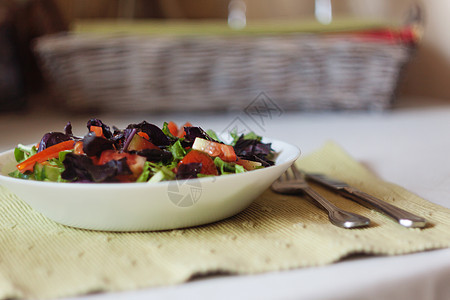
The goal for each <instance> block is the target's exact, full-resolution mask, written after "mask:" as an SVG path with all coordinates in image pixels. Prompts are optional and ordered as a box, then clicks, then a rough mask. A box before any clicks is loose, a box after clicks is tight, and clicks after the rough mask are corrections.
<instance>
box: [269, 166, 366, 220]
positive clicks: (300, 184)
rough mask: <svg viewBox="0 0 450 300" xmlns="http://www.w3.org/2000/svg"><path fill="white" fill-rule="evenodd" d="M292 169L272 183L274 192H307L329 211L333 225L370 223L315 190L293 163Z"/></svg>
mask: <svg viewBox="0 0 450 300" xmlns="http://www.w3.org/2000/svg"><path fill="white" fill-rule="evenodd" d="M291 169H292V175H291V174H289V171H286V172H285V173H284V174H283V175H281V176H280V178H278V180H277V181H275V182H274V183H273V184H272V186H271V188H272V190H273V191H274V192H276V193H280V194H298V193H299V192H303V193H305V194H306V195H308V196H309V197H311V198H312V199H313V200H314V201H315V202H316V203H317V204H319V206H320V207H321V208H323V209H324V210H326V211H327V212H328V218H329V220H330V222H331V223H332V224H333V225H336V226H339V227H342V228H355V227H362V226H368V225H369V224H370V220H369V219H368V218H366V217H363V216H361V215H358V214H355V213H351V212H348V211H345V210H342V209H340V208H339V207H337V206H336V205H334V204H333V203H331V202H330V201H328V200H327V199H325V198H324V197H322V196H321V195H320V194H319V193H318V192H316V191H315V190H313V189H312V188H311V187H310V186H309V185H308V183H307V182H306V180H305V176H304V174H303V173H302V172H300V171H299V170H298V169H297V167H296V166H295V165H292V166H291Z"/></svg>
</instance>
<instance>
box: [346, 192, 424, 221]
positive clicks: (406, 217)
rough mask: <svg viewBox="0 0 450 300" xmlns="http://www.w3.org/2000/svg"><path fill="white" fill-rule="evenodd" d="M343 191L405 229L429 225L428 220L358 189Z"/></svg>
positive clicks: (347, 195)
mask: <svg viewBox="0 0 450 300" xmlns="http://www.w3.org/2000/svg"><path fill="white" fill-rule="evenodd" d="M343 190H344V191H346V193H343V195H344V196H346V197H349V198H350V199H352V200H354V201H356V202H358V203H360V204H362V205H367V204H369V205H371V206H373V207H374V208H376V209H378V210H380V211H381V212H383V213H385V214H386V215H388V216H390V217H391V218H393V219H395V220H396V221H397V222H398V223H399V224H400V225H403V226H405V227H412V228H416V227H425V225H426V223H427V221H426V219H424V218H422V217H419V216H416V215H414V214H412V213H410V212H407V211H406V210H403V209H401V208H398V207H397V206H394V205H391V204H389V203H387V202H385V201H382V200H380V199H378V198H376V197H374V196H371V195H369V194H367V193H364V192H362V191H360V190H358V189H354V188H351V187H345V188H343Z"/></svg>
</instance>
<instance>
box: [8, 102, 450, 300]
mask: <svg viewBox="0 0 450 300" xmlns="http://www.w3.org/2000/svg"><path fill="white" fill-rule="evenodd" d="M448 103H449V104H448V105H440V106H434V107H425V108H423V107H422V108H420V109H419V108H401V109H395V110H393V111H388V112H382V113H379V112H376V113H368V112H339V113H335V112H325V113H324V112H322V113H298V112H279V111H264V109H262V110H261V111H260V114H256V115H251V116H250V115H248V114H246V113H245V112H243V111H242V112H240V111H239V112H230V113H226V114H214V115H211V114H180V113H178V114H169V115H143V114H134V115H125V116H123V115H96V117H99V118H101V119H102V120H103V121H104V122H105V123H107V124H109V125H116V126H117V127H123V126H125V125H127V124H128V123H130V122H134V123H137V122H140V121H142V120H147V121H148V122H151V123H154V124H157V125H161V124H162V123H163V122H164V121H169V120H173V121H175V122H177V123H179V124H182V123H184V122H186V121H190V122H191V123H193V124H194V125H199V126H201V127H203V128H205V129H206V128H212V129H215V130H216V131H218V132H221V131H226V130H227V129H229V128H230V127H233V125H236V124H237V126H238V129H239V130H242V129H243V128H247V129H251V130H254V131H256V132H257V133H259V134H262V135H264V136H268V137H273V138H276V139H280V140H286V141H288V142H291V143H293V144H296V145H297V146H298V147H300V149H301V150H302V152H303V153H305V154H306V153H309V152H311V151H313V150H315V149H317V148H319V147H320V146H321V145H322V144H323V143H324V142H325V141H327V140H333V141H335V142H337V143H338V144H340V145H341V146H342V147H343V148H344V149H346V150H347V151H348V152H349V153H350V154H351V155H352V156H353V157H354V158H356V159H357V160H359V161H361V162H363V163H365V164H366V165H367V167H368V168H370V169H371V170H373V172H375V173H376V174H378V175H379V176H380V177H381V178H383V179H385V180H387V181H391V182H393V183H396V184H398V185H401V186H403V187H405V188H407V189H409V190H410V191H412V192H415V193H416V194H418V195H419V196H421V197H423V198H425V199H427V200H429V201H431V202H434V203H437V204H440V205H442V206H445V207H448V208H450V101H449V102H448ZM90 117H94V116H80V115H78V116H70V115H68V114H64V113H55V112H43V111H39V110H38V111H35V112H29V113H25V114H23V113H20V114H19V113H8V114H1V115H0V132H1V133H2V143H1V145H0V151H3V150H7V149H10V148H13V147H14V146H15V145H16V144H17V143H19V142H20V143H24V144H26V143H34V142H36V141H37V140H39V139H40V138H41V137H42V135H43V134H44V133H45V132H48V131H62V130H63V128H64V125H65V124H66V122H67V121H69V120H70V121H72V124H73V127H74V133H75V134H77V133H79V134H83V133H84V132H85V130H86V128H85V124H86V121H87V120H88V119H89V118H90ZM231 124H233V125H231ZM230 125H231V126H230ZM150 297H152V298H153V297H160V298H164V299H172V298H173V299H175V298H176V299H179V298H183V299H198V298H200V299H209V298H212V297H213V298H219V299H221V298H222V299H229V298H240V299H450V249H444V250H435V251H429V252H424V253H417V254H411V255H403V256H395V257H367V256H363V257H352V258H348V259H346V260H344V261H341V262H339V263H336V264H333V265H329V266H324V267H319V268H307V269H299V270H292V271H283V272H274V273H266V274H260V275H254V276H212V277H206V278H200V279H196V280H194V281H191V282H188V283H185V284H181V285H177V286H169V287H161V288H152V289H144V290H139V291H128V292H123V293H114V294H96V295H90V296H85V297H78V298H76V299H148V298H150Z"/></svg>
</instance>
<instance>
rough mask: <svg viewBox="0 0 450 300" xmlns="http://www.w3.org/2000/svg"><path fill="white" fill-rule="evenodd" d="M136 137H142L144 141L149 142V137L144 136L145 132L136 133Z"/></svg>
mask: <svg viewBox="0 0 450 300" xmlns="http://www.w3.org/2000/svg"><path fill="white" fill-rule="evenodd" d="M137 135H138V136H140V137H143V138H144V139H146V140H147V141H148V140H150V137H149V136H148V134H146V133H145V132H142V131H139V132H138V133H137Z"/></svg>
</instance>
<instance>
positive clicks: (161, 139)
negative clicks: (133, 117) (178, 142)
mask: <svg viewBox="0 0 450 300" xmlns="http://www.w3.org/2000/svg"><path fill="white" fill-rule="evenodd" d="M134 128H136V129H137V131H142V132H144V133H146V134H147V135H148V137H149V140H150V142H152V143H153V144H154V145H156V146H158V147H164V146H169V145H170V144H171V142H172V141H171V140H170V139H169V137H167V136H166V135H165V134H164V132H163V131H162V130H161V128H159V127H158V126H156V125H153V124H150V123H147V122H146V121H142V122H141V123H139V124H130V125H128V127H127V128H126V129H125V139H127V138H128V136H129V135H130V134H131V133H132V130H133V129H134Z"/></svg>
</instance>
